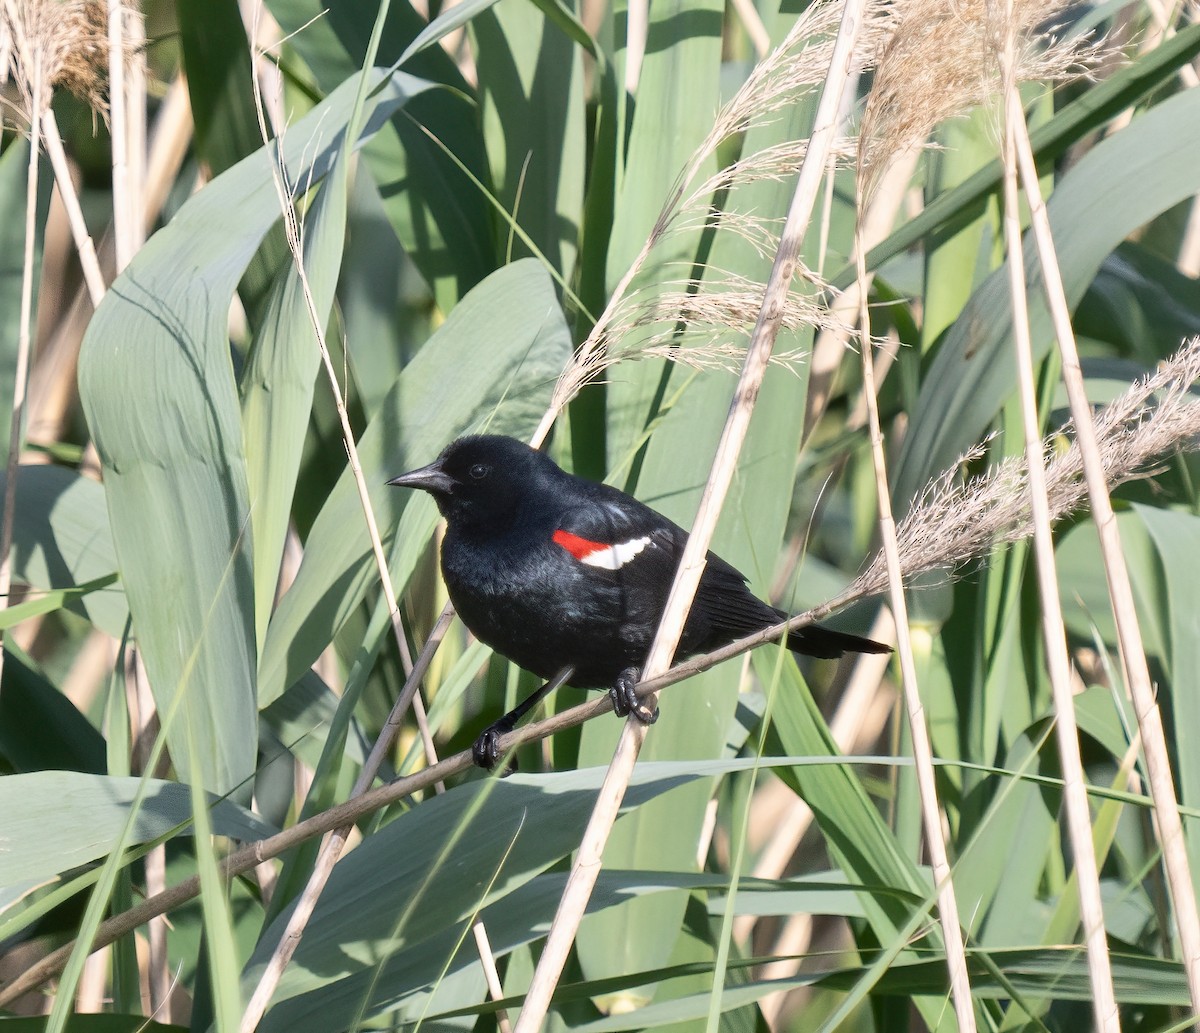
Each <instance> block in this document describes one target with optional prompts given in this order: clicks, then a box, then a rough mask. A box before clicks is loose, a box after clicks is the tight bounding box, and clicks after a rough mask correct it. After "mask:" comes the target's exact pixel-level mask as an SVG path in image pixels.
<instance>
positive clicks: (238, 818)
mask: <svg viewBox="0 0 1200 1033" xmlns="http://www.w3.org/2000/svg"><path fill="white" fill-rule="evenodd" d="M140 782H141V779H139V778H111V777H109V776H106V775H87V774H83V773H81V772H77V771H37V772H33V773H32V774H28V775H8V776H6V777H5V778H0V813H2V814H3V815H4V831H3V833H2V834H0V845H2V847H3V848H2V849H0V885H4V886H7V885H11V884H12V883H15V882H21V881H24V880H26V879H35V878H39V879H46V878H49V877H50V876H53V875H55V874H57V873H58V872H65V871H67V870H69V869H71V868H76V867H78V866H79V865H81V864H87V863H88V862H90V861H94V860H96V859H97V858H99V857H103V856H104V855H105V854H107V853H108V852H109V851H110V850H111V849H112V845H113V843H114V841H115V840H116V838H117V837H118V836H119V835H120V833H121V829H122V828H123V827H124V824H125V820H126V818H127V817H128V813H129V806H130V804H131V802H132V801H133V799H134V796H135V794H136V792H137V787H138V784H139V783H140ZM190 793H191V790H190V789H189V788H188V786H186V785H180V784H179V783H178V782H163V781H161V780H159V779H150V780H149V787H148V789H147V792H146V796H145V798H144V800H143V802H142V806H141V808H140V809H139V810H138V812H137V814H136V815H135V816H134V824H133V831H132V836H131V839H130V842H131V843H146V842H149V841H150V840H153V839H158V838H159V837H160V836H165V835H166V834H167V833H169V832H170V831H171V830H172V829H174V828H176V827H177V826H179V825H182V824H184V823H185V822H189V821H190V820H191V817H192V804H191V796H190ZM210 810H211V813H212V824H213V829H214V831H216V832H217V833H218V834H219V835H222V836H229V837H231V838H233V839H240V840H247V841H249V840H257V839H263V838H265V837H266V836H269V835H272V834H273V833H274V832H275V829H273V828H271V827H270V826H269V825H267V824H266V823H265V822H263V821H261V820H260V819H258V818H256V817H255V816H254V815H252V814H250V813H249V812H248V811H245V810H243V809H242V808H241V807H239V806H237V804H235V803H233V802H232V801H229V800H214V801H213V803H212V806H211V808H210Z"/></svg>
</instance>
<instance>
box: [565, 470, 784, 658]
mask: <svg viewBox="0 0 1200 1033" xmlns="http://www.w3.org/2000/svg"><path fill="white" fill-rule="evenodd" d="M559 523H560V527H559V528H558V529H557V530H556V531H555V536H556V537H555V541H556V543H557V544H558V545H560V546H561V547H562V548H564V549H566V550H567V551H568V552H571V553H572V555H574V556H575V557H576V559H578V560H579V561H580V562H582V563H585V564H588V565H590V566H594V567H596V568H598V569H603V570H611V571H619V572H620V576H621V578H622V580H624V581H625V582H626V583H632V584H636V585H641V586H644V587H645V588H646V589H647V590H649V591H650V592H651V594H653V595H654V596H656V597H657V598H659V600H660V601H659V603H658V605H659V606H660V607H661V606H662V605H663V604H664V603H665V602H666V594H667V592H668V591H669V589H670V586H671V582H672V580H673V579H674V577H675V570H676V567H677V566H678V564H679V558H680V556H681V555H682V554H683V548H684V545H685V544H686V542H687V532H686V531H684V530H683V528H682V527H680V526H679V525H678V524H676V523H674V522H672V521H670V520H668V519H667V518H666V517H664V516H663V515H662V514H660V513H657V512H655V511H654V510H652V509H650V508H649V507H648V506H645V505H643V504H642V503H640V502H637V501H636V500H635V499H632V498H630V497H629V496H627V495H624V494H619V495H616V496H615V497H613V498H612V499H609V498H607V497H606V496H605V494H602V493H597V495H596V496H594V497H593V498H592V499H589V501H588V503H587V504H585V505H580V506H574V507H571V508H570V509H569V510H567V511H566V512H565V513H563V514H562V516H561V519H560V521H559ZM692 614H693V617H690V618H689V620H688V627H689V631H692V632H694V634H695V637H697V638H698V639H699V640H701V641H707V640H708V639H709V638H710V637H714V638H720V637H722V636H724V637H734V636H736V635H739V634H747V633H749V632H751V631H755V630H757V629H758V628H762V627H766V626H767V625H768V624H773V623H775V622H776V621H777V620H781V619H782V618H783V616H784V615H783V614H781V613H780V612H779V611H777V610H776V609H774V607H771V606H768V605H767V604H766V603H764V602H763V601H762V600H760V599H758V598H756V597H755V596H754V595H753V594H752V593H751V592H750V590H749V588H747V587H746V577H745V575H744V574H742V573H741V572H740V571H739V570H737V569H736V568H735V567H734V566H732V564H730V563H727V562H726V561H725V560H723V559H721V557H720V556H718V555H716V554H715V553H713V552H710V553H709V554H708V558H707V564H706V566H705V569H704V574H703V575H702V577H701V579H700V587H699V588H698V589H697V591H696V599H695V601H694V603H693V604H692ZM688 637H693V636H692V635H689V636H688Z"/></svg>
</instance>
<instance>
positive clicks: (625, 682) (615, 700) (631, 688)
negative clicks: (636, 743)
mask: <svg viewBox="0 0 1200 1033" xmlns="http://www.w3.org/2000/svg"><path fill="white" fill-rule="evenodd" d="M641 677H642V672H641V670H640V669H638V668H637V667H626V668H625V670H623V671H622V672H621V673H620V674H619V675H617V681H616V684H615V685H613V687H612V688H611V689H609V690H608V698H609V699H611V700H612V705H613V711H614V713H616V715H617V717H628V716H629V715H630V714H632V715H633V716H634V717H636V718H637V719H638V720H639V721H641V722H642V724H644V725H652V724H654V722H655V721H657V720H658V707H655V708H654V710H653V711H651V710H650V709H649V708H647V707H646V706H645V705H644V704H643V703H642V701H641V699H639V698H638V694H637V684H638V681H639V680H640V679H641Z"/></svg>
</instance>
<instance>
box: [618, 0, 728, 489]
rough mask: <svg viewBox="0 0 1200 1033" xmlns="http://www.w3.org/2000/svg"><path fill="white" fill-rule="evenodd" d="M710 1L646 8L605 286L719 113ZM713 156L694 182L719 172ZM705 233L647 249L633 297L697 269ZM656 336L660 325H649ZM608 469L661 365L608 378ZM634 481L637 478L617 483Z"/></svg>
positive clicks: (675, 0) (635, 248)
mask: <svg viewBox="0 0 1200 1033" xmlns="http://www.w3.org/2000/svg"><path fill="white" fill-rule="evenodd" d="M723 10H724V5H723V4H719V3H716V2H714V0H704V2H702V3H688V2H685V0H670V2H665V3H659V4H656V5H654V6H653V8H652V9H651V11H650V25H649V28H648V32H647V37H646V54H645V57H644V59H643V61H642V66H641V72H640V75H639V79H638V91H637V104H636V107H635V108H634V110H633V116H632V126H631V128H630V130H629V136H628V143H627V149H626V150H624V151H618V153H617V155H616V158H617V162H618V165H617V174H616V182H617V189H616V200H615V204H614V211H613V217H612V230H611V237H610V240H609V245H608V255H607V260H608V269H607V275H606V280H607V287H608V290H609V291H611V290H612V289H613V288H614V287H615V286H616V284H617V282H618V281H619V280H620V279H621V277H623V276H624V275H625V273H626V272H627V271H628V269H629V267H630V265H631V264H632V263H633V261H634V259H635V257H636V256H637V254H638V252H639V251H640V250H641V248H642V246H643V244H645V242H646V240H647V238H648V237H649V236H650V232H651V230H652V229H653V227H654V225H655V223H656V221H657V220H658V218H659V215H660V214H661V212H662V210H663V206H664V204H665V203H666V202H667V200H668V199H669V198H670V197H671V195H672V193H673V192H674V191H675V190H676V189H677V187H678V185H679V176H680V174H681V173H682V172H683V171H684V169H685V168H686V166H687V165H688V164H689V163H690V162H691V161H692V159H693V157H694V155H695V153H696V151H697V149H698V148H699V147H700V145H701V144H702V143H703V142H704V140H705V138H706V137H707V136H708V134H709V132H710V131H711V130H712V127H713V120H714V119H715V117H716V114H717V111H718V109H719V108H720V103H721V95H720V76H719V72H720V59H721V18H722V12H723ZM716 168H717V162H716V159H715V157H713V156H710V157H709V158H708V159H707V160H706V162H705V163H704V165H703V166H702V168H701V169H700V170H699V177H700V179H703V178H704V177H705V176H707V175H709V174H711V173H713V172H715V171H716ZM700 240H701V234H700V233H697V232H694V231H679V232H675V233H671V234H669V235H668V236H667V237H666V238H665V239H664V240H662V241H661V242H660V243H659V244H658V246H656V247H655V249H654V250H653V251H652V252H651V254H650V256H649V257H648V259H647V261H646V263H645V264H644V265H643V266H642V269H641V271H640V272H639V274H638V276H637V277H635V279H634V281H633V282H632V283H631V284H630V287H629V290H630V291H637V292H639V297H640V298H643V299H645V300H647V301H649V300H650V299H651V298H652V297H653V296H654V295H655V294H657V293H660V292H662V291H663V290H664V289H665V286H666V285H667V284H674V285H675V287H676V289H678V286H679V284H680V282H681V281H684V280H686V279H687V278H688V277H689V276H691V275H692V274H693V272H694V268H693V266H694V263H695V262H696V260H697V252H698V249H699V246H700ZM653 329H660V328H657V327H656V328H653ZM650 333H651V330H647V329H640V330H635V329H632V328H629V329H628V332H627V333H624V335H623V337H622V340H621V346H622V348H634V349H635V348H636V345H637V343H638V341H639V340H643V341H644V339H645V338H646V337H648V336H649V335H650ZM605 379H606V381H607V385H608V386H607V397H608V460H609V469H610V470H612V469H613V468H614V467H619V468H622V469H624V468H625V464H627V463H629V461H630V459H631V455H632V453H633V452H635V451H636V450H637V449H638V448H640V446H641V443H642V436H643V434H644V432H645V431H646V429H647V423H648V421H649V420H651V419H652V418H653V417H654V416H655V415H656V413H657V410H658V409H659V407H660V406H661V405H662V402H663V399H664V398H665V397H666V396H667V395H668V394H669V393H670V391H673V390H675V388H676V385H677V383H678V382H679V381H682V380H683V379H684V377H683V375H682V373H681V372H680V371H678V370H676V369H675V368H674V366H673V365H672V364H671V363H669V362H667V361H666V360H663V359H653V360H646V361H642V362H625V363H622V364H621V365H619V366H616V367H613V368H612V369H610V370H609V371H608V372H607V374H606V378H605ZM635 483H636V469H635V471H634V475H633V476H630V477H628V478H626V479H625V480H623V481H622V482H621V486H623V487H628V486H632V485H633V484H635Z"/></svg>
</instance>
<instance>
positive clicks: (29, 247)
mask: <svg viewBox="0 0 1200 1033" xmlns="http://www.w3.org/2000/svg"><path fill="white" fill-rule="evenodd" d="M40 78H41V77H40V76H38V77H37V78H35V80H34V86H33V100H34V104H33V105H32V106H31V115H30V143H29V168H28V172H27V173H26V179H25V250H24V253H23V256H22V261H21V312H20V317H19V318H20V320H21V322H20V326H19V329H18V331H17V365H16V370H15V372H14V374H13V400H12V417H11V419H10V421H9V430H8V434H9V437H8V461H7V465H6V467H5V471H6V474H5V476H6V479H5V483H4V515H3V517H2V518H0V602H3V604H4V605H5V606H7V605H8V604H9V599H8V596H9V592H10V591H11V589H12V540H13V524H14V522H15V519H16V506H17V468H18V466H19V465H20V460H21V429H22V424H23V422H24V414H25V395H26V390H27V387H28V379H29V353H30V351H31V350H32V347H33V261H34V238H35V237H36V235H37V196H38V148H37V137H38V132H39V129H38V123H39V119H40V112H41V86H40V85H39V82H40ZM2 641H3V635H0V642H2ZM3 670H4V650H3V649H0V672H2V671H3Z"/></svg>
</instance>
